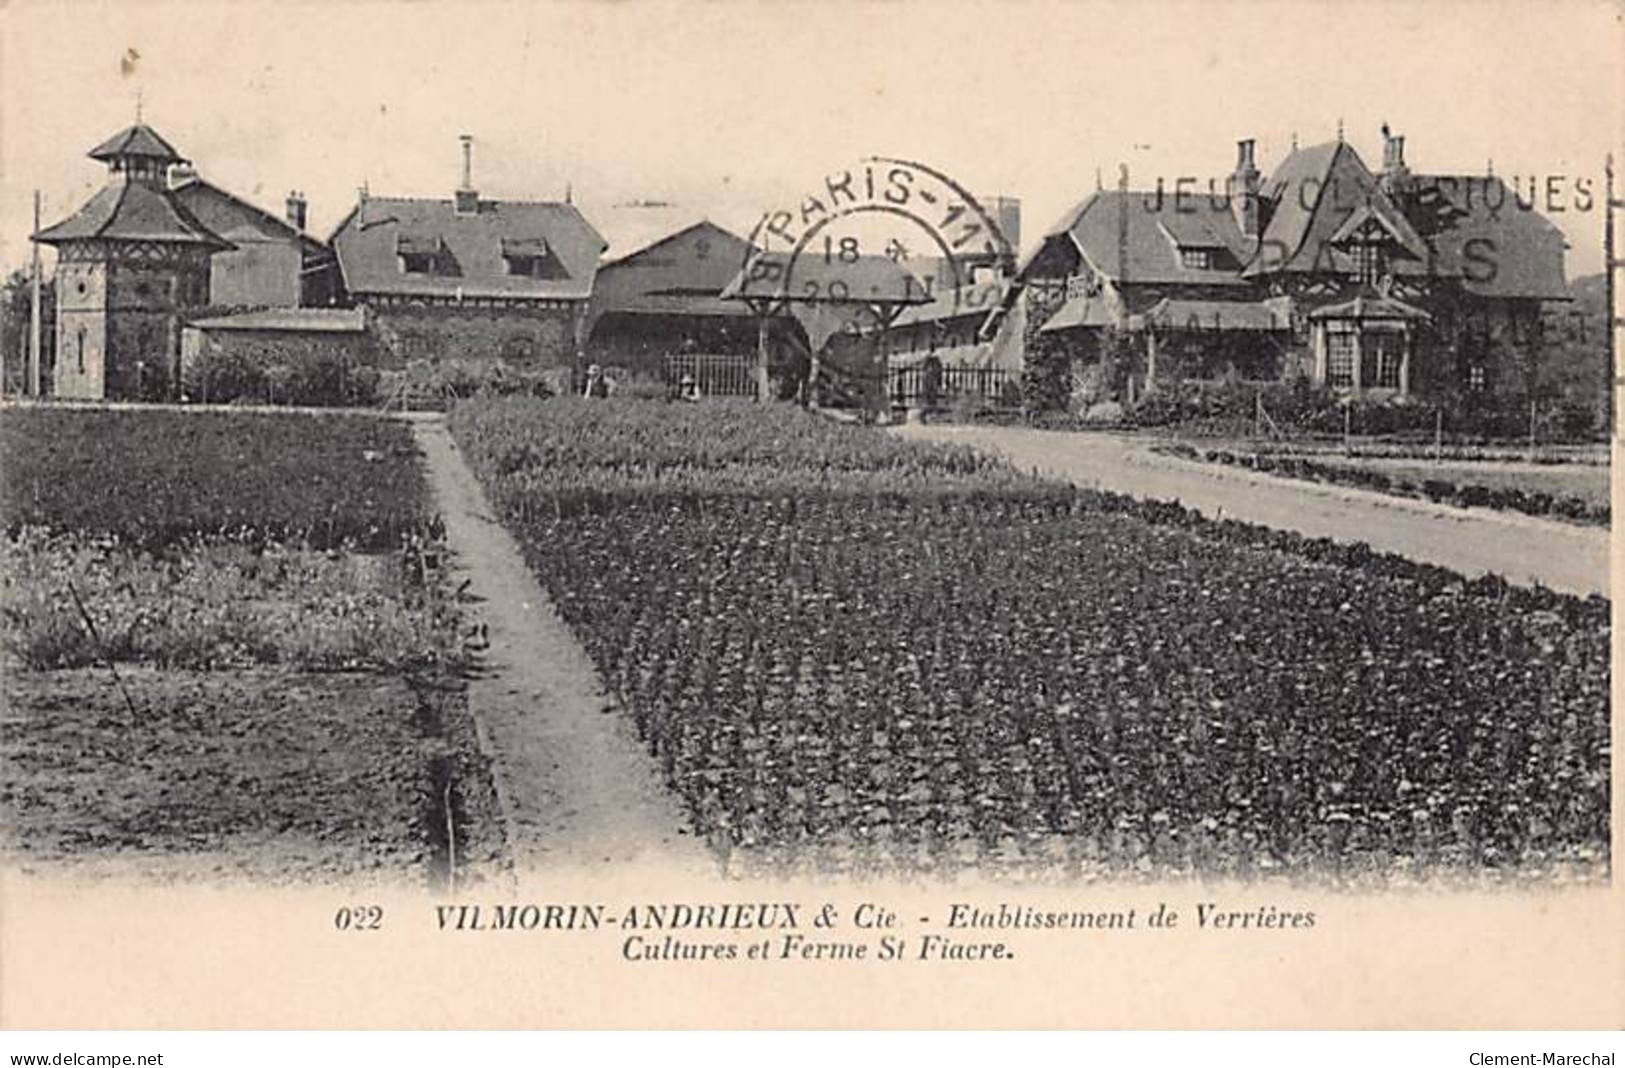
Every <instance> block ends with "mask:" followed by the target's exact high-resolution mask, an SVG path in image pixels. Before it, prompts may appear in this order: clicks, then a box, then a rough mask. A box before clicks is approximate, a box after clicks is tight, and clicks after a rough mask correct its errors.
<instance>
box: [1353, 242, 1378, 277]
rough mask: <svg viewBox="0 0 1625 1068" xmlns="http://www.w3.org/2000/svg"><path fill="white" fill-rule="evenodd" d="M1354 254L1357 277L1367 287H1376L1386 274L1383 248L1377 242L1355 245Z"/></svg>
mask: <svg viewBox="0 0 1625 1068" xmlns="http://www.w3.org/2000/svg"><path fill="white" fill-rule="evenodd" d="M1351 251H1352V252H1353V253H1354V273H1355V276H1356V277H1357V278H1358V279H1359V280H1360V281H1361V282H1363V283H1365V284H1366V285H1376V284H1377V282H1378V281H1379V280H1381V278H1382V276H1383V274H1384V260H1385V259H1386V257H1385V256H1384V255H1383V248H1382V245H1381V244H1378V243H1376V242H1367V243H1362V244H1358V245H1355V246H1354V247H1353V249H1352V250H1351Z"/></svg>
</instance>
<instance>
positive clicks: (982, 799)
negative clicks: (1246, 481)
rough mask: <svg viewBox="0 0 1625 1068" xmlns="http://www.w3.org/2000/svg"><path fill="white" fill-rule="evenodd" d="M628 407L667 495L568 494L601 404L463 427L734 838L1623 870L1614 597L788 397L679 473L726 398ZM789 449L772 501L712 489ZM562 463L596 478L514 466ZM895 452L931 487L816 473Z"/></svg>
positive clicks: (1096, 865) (709, 814)
mask: <svg viewBox="0 0 1625 1068" xmlns="http://www.w3.org/2000/svg"><path fill="white" fill-rule="evenodd" d="M611 407H612V406H605V407H604V409H603V410H602V411H601V412H594V413H592V418H603V419H605V420H606V421H609V422H611V423H612V424H613V422H614V421H615V420H618V419H621V418H624V417H626V416H625V414H623V413H621V412H615V411H612V410H610V409H611ZM641 407H642V408H643V409H644V410H647V411H649V412H651V413H654V414H653V415H652V416H651V422H645V423H642V424H640V425H641V430H640V431H638V432H639V433H643V434H645V435H649V436H652V437H653V438H655V439H656V440H655V441H654V444H655V446H656V448H657V449H665V450H667V452H666V453H665V455H669V456H672V457H674V459H673V461H672V470H673V472H674V474H675V476H676V477H675V478H674V479H673V480H672V483H671V484H670V485H669V486H668V487H667V489H666V491H665V492H655V491H650V490H648V489H647V488H645V487H643V486H642V485H641V484H640V485H637V486H636V488H633V486H631V485H626V486H622V487H621V488H620V489H616V488H615V486H614V485H613V482H614V480H613V478H609V479H608V482H607V483H606V486H605V487H604V488H603V489H602V490H600V491H595V492H594V494H592V495H590V496H582V495H579V494H577V493H575V490H574V487H576V486H577V485H578V484H579V482H580V479H581V477H582V469H583V468H585V469H586V470H587V471H590V472H595V473H596V474H597V475H599V476H606V475H609V474H613V472H614V471H615V470H617V465H623V459H622V456H623V452H622V449H621V446H620V445H619V444H618V443H617V442H615V441H614V440H613V438H614V434H613V432H608V433H605V434H603V435H602V436H600V437H598V438H596V439H594V438H589V437H586V436H584V435H582V434H581V433H580V430H581V426H580V418H581V417H582V413H581V412H580V411H579V410H578V408H579V406H574V405H564V406H559V405H557V404H556V402H555V403H550V404H538V405H533V406H530V407H529V408H528V409H525V410H522V411H521V410H520V409H516V408H514V407H512V406H507V405H497V406H494V407H491V408H488V407H486V406H485V405H481V404H476V405H470V406H460V407H459V408H458V409H457V411H456V412H455V413H454V416H455V417H454V420H453V426H454V429H455V430H456V431H457V432H458V435H459V440H460V442H461V443H462V444H463V447H464V449H465V451H467V452H468V453H469V454H470V455H471V457H473V458H474V459H475V461H476V467H477V469H478V470H479V471H480V474H481V477H482V479H484V480H485V482H486V484H487V487H488V489H490V491H491V492H492V495H493V497H494V498H495V500H496V502H497V505H498V508H499V509H500V510H501V511H502V512H503V514H504V515H505V516H506V517H507V520H508V522H509V523H510V525H512V526H513V527H514V529H515V530H516V532H517V533H518V534H519V535H520V537H521V540H522V542H523V544H524V546H525V548H526V552H527V555H528V557H529V559H530V562H531V564H532V566H533V567H534V568H535V570H536V571H537V573H538V575H539V576H540V578H541V579H542V581H543V582H544V584H545V585H546V586H547V588H548V589H549V591H550V592H551V594H552V595H553V596H554V597H555V598H556V599H557V601H558V603H559V605H560V608H561V611H562V612H563V614H564V616H565V618H566V620H567V621H568V622H569V623H570V624H571V626H572V627H573V628H574V629H575V631H576V633H577V634H578V635H579V636H580V638H581V639H582V641H583V643H584V644H585V645H586V647H587V649H588V651H589V652H590V653H591V655H592V656H593V658H594V660H595V662H596V663H597V665H598V667H599V669H600V671H601V672H602V673H603V675H604V677H605V678H606V680H607V681H608V682H609V684H610V685H611V686H612V687H613V689H614V690H615V691H616V692H617V693H618V694H619V696H620V698H621V700H622V701H623V702H624V704H625V705H626V707H627V708H628V709H629V710H630V713H631V715H632V716H633V717H634V719H635V721H636V723H637V726H638V729H639V731H640V733H641V735H642V737H643V738H644V739H645V741H646V742H647V744H648V745H649V747H650V749H651V751H652V752H653V753H654V754H655V755H656V756H657V757H658V758H659V760H660V761H661V763H662V765H663V767H664V769H665V771H666V773H667V775H668V777H669V780H670V782H671V784H672V786H673V788H674V789H675V790H676V791H677V792H678V793H679V794H680V795H681V797H682V798H683V800H684V802H685V804H686V805H687V807H688V810H689V812H690V814H691V816H692V818H693V820H694V821H695V823H696V825H697V827H698V828H699V829H700V830H701V831H702V832H703V833H704V834H705V835H706V836H707V837H708V838H709V839H710V840H711V841H712V842H713V843H715V844H717V845H718V846H719V847H720V848H723V849H724V850H730V851H731V850H734V849H744V850H745V851H747V852H748V853H751V854H756V855H762V854H775V855H783V856H795V855H803V854H805V853H806V852H807V851H809V850H817V849H819V848H821V847H823V846H826V845H828V844H830V843H847V844H854V843H855V846H856V848H857V849H858V851H859V852H860V853H864V854H867V855H869V856H870V857H879V858H881V859H882V862H883V863H885V864H888V865H892V866H896V865H907V866H923V867H931V868H936V869H941V868H943V867H951V866H954V865H958V864H962V863H974V864H985V863H987V862H988V861H989V860H990V859H993V858H1009V857H1012V856H1013V857H1020V858H1025V859H1026V860H1028V861H1032V862H1034V863H1040V864H1054V863H1056V862H1057V861H1060V862H1062V863H1064V864H1068V865H1073V866H1075V867H1076V868H1078V869H1080V870H1090V871H1097V872H1104V873H1109V874H1130V873H1157V874H1174V873H1182V872H1183V873H1188V872H1194V871H1204V872H1208V871H1229V872H1232V873H1237V874H1243V875H1246V874H1257V873H1260V872H1270V871H1275V872H1281V871H1285V872H1290V873H1300V874H1307V873H1317V874H1318V873H1325V872H1328V871H1332V872H1335V873H1337V874H1339V875H1341V876H1345V877H1355V876H1369V877H1372V878H1376V879H1389V878H1398V877H1402V876H1403V873H1404V872H1406V871H1426V872H1433V871H1438V870H1442V869H1458V870H1470V871H1485V870H1494V871H1501V872H1513V871H1515V872H1519V873H1528V872H1531V871H1533V872H1537V873H1538V872H1549V871H1550V870H1552V869H1553V868H1560V867H1563V866H1565V865H1578V866H1580V867H1581V868H1590V869H1594V868H1595V867H1596V866H1597V865H1598V864H1599V863H1603V861H1602V858H1605V857H1606V850H1607V841H1608V789H1607V775H1608V753H1609V750H1608V723H1607V683H1608V671H1607V663H1608V659H1607V652H1608V637H1607V622H1606V619H1607V616H1606V610H1607V605H1606V603H1605V602H1602V601H1600V600H1599V599H1593V600H1591V601H1579V600H1577V599H1574V598H1565V597H1562V596H1560V595H1556V594H1552V593H1550V592H1546V591H1514V590H1509V589H1507V588H1506V587H1505V586H1504V585H1503V584H1499V583H1496V582H1494V581H1493V580H1490V581H1481V582H1477V583H1467V582H1464V581H1463V580H1461V579H1460V578H1459V577H1455V576H1451V575H1450V574H1449V573H1447V572H1442V571H1439V570H1438V569H1431V568H1423V567H1418V566H1416V565H1411V564H1408V563H1406V562H1404V561H1400V560H1398V559H1397V558H1393V557H1386V556H1382V555H1379V554H1375V553H1371V552H1370V551H1369V550H1364V549H1363V547H1341V546H1332V545H1330V543H1324V542H1311V541H1306V540H1305V539H1301V538H1297V537H1296V536H1294V535H1287V534H1279V533H1277V532H1270V531H1261V530H1259V529H1258V528H1251V527H1246V526H1244V525H1241V524H1231V523H1224V524H1215V523H1210V522H1208V521H1206V520H1202V519H1200V518H1199V517H1196V516H1194V515H1193V514H1192V513H1190V512H1188V511H1186V510H1184V509H1181V508H1179V507H1178V506H1177V505H1166V504H1155V503H1144V502H1131V501H1128V500H1126V499H1123V498H1116V497H1111V496H1108V495H1102V494H1091V493H1087V492H1077V493H1072V492H1065V493H1063V492H1061V491H1060V490H1059V489H1057V488H1056V487H1053V486H1048V485H1045V484H1039V483H1035V482H1032V481H1031V480H1028V481H1027V482H1025V483H1023V481H1022V480H1021V479H1020V478H1019V476H1015V475H1014V473H1013V472H1010V471H1008V469H1002V470H1001V469H999V467H998V465H996V464H991V463H989V464H985V465H982V464H978V463H968V464H966V465H965V466H963V467H962V468H959V469H957V470H956V469H952V467H951V465H950V464H946V463H943V462H942V457H943V456H944V454H942V453H939V452H936V451H934V450H921V451H918V452H916V453H915V454H914V455H912V456H909V455H905V454H903V453H900V452H898V451H897V450H898V449H899V448H900V447H901V448H902V449H904V450H905V452H906V451H907V450H909V449H912V447H911V446H903V445H902V443H900V442H897V441H895V440H894V439H890V438H886V437H884V436H881V435H878V434H874V433H852V434H847V433H846V432H844V431H841V432H840V433H838V434H837V433H833V432H834V431H836V430H837V429H838V428H826V426H825V425H824V424H822V423H819V422H817V421H816V420H811V419H805V418H804V417H801V416H799V415H798V414H796V413H788V414H787V413H784V412H782V411H774V412H771V413H763V412H760V411H759V410H756V409H746V410H743V411H735V410H732V409H729V410H727V416H728V418H729V419H731V420H734V423H733V424H732V425H730V426H728V427H725V428H724V429H723V430H722V434H723V440H726V439H727V436H728V435H733V436H735V437H737V438H741V439H744V440H741V441H738V442H735V443H733V444H732V445H730V447H729V448H728V449H726V450H723V449H719V448H718V447H717V445H716V443H715V442H712V443H711V444H708V445H706V446H705V447H703V448H699V449H696V450H695V453H696V455H695V456H694V457H693V458H692V461H691V464H690V466H683V465H682V463H681V460H680V458H681V457H682V455H683V452H682V449H681V442H682V441H683V440H685V437H686V438H687V439H688V440H707V435H706V428H707V421H708V418H709V416H710V414H711V413H709V412H708V411H707V407H708V406H705V405H701V406H696V407H693V408H689V407H684V406H656V405H649V406H641ZM719 407H720V406H719ZM493 412H494V413H495V414H496V416H497V418H496V419H493V420H488V419H487V416H488V414H490V413H493ZM631 414H641V412H634V413H631ZM656 420H668V421H672V422H670V423H669V428H670V432H669V433H664V432H663V431H662V430H661V429H660V428H659V426H658V425H655V428H654V429H652V430H651V429H650V427H651V425H652V424H655V421H656ZM594 440H598V441H602V442H603V444H604V449H603V452H602V454H599V455H601V456H602V457H603V462H602V463H595V461H594V453H593V451H592V444H593V441H594ZM778 440H783V441H787V442H789V443H790V444H789V447H788V448H787V449H786V451H785V458H786V463H785V464H784V465H783V467H782V468H781V469H780V477H779V479H778V481H777V482H775V483H773V490H772V492H769V493H757V492H754V491H753V488H752V485H751V484H750V483H748V482H746V483H744V484H735V485H733V486H732V487H731V489H730V490H729V491H727V492H723V491H720V490H718V491H713V489H712V486H713V483H712V482H711V481H709V480H710V479H713V478H715V479H721V480H722V483H726V478H725V476H726V475H727V474H728V473H729V472H730V471H740V470H750V469H752V465H749V464H739V463H736V462H735V459H734V458H737V457H739V456H741V455H746V456H748V455H752V453H751V450H752V449H759V450H761V451H762V452H764V453H770V452H771V450H772V448H773V442H774V441H778ZM554 450H558V451H563V450H573V452H574V457H575V460H574V468H575V470H573V471H570V472H565V471H562V470H560V469H558V468H557V467H554V466H552V464H553V463H556V461H550V462H546V463H542V464H539V465H534V466H527V465H514V464H513V463H512V462H511V460H512V458H513V457H515V456H516V455H534V456H537V457H541V456H550V455H553V454H554ZM870 450H873V451H870ZM947 455H950V456H951V455H953V454H951V453H950V454H947ZM504 457H506V458H508V459H509V461H510V462H508V463H506V464H504V463H503V462H501V461H502V458H504ZM882 457H884V461H883V462H884V463H885V464H889V465H891V466H892V467H894V468H896V469H898V470H902V471H906V472H911V473H912V474H914V475H916V476H918V479H919V482H920V484H921V486H922V487H925V486H929V488H930V491H929V492H921V493H919V494H914V493H911V492H910V491H909V489H908V488H907V484H905V486H904V488H902V489H894V491H893V492H890V493H874V492H869V491H868V489H867V488H865V487H864V486H863V485H862V484H857V486H856V487H855V488H854V487H850V486H843V485H842V484H840V483H838V482H833V483H832V480H830V479H829V478H828V477H827V473H828V472H829V471H831V470H837V471H853V470H862V469H864V467H865V465H873V464H876V463H878V462H881V458H882ZM698 473H704V475H705V479H701V478H699V477H698ZM691 476H693V477H691ZM1003 479H1008V481H1007V482H1005V484H1006V485H1008V486H1009V487H1010V492H1009V493H1008V495H1002V496H1001V494H1000V493H999V492H998V491H997V490H996V486H997V485H998V484H999V482H1000V480H1003ZM798 480H799V488H797V483H798ZM628 481H629V482H631V483H635V482H636V479H629V480H628ZM945 486H946V487H948V490H945V489H944V487H945Z"/></svg>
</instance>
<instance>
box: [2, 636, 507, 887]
mask: <svg viewBox="0 0 1625 1068" xmlns="http://www.w3.org/2000/svg"><path fill="white" fill-rule="evenodd" d="M120 675H121V676H122V678H123V680H124V685H125V688H126V689H127V690H128V692H129V696H130V700H131V702H132V703H133V704H134V706H135V714H134V715H133V716H132V714H131V711H130V708H129V706H128V705H127V703H126V701H125V698H124V696H123V694H122V693H121V692H120V690H119V689H118V687H117V686H115V685H114V683H113V681H112V677H111V676H110V674H109V673H108V672H107V670H106V669H105V668H86V669H76V670H64V671H17V670H8V671H7V673H6V678H5V690H4V695H3V702H0V759H3V760H4V763H5V767H6V771H5V776H4V782H3V784H0V848H3V849H4V850H5V852H6V853H7V854H8V855H9V861H10V863H11V864H14V865H15V866H16V867H17V868H18V869H20V870H22V871H24V872H32V873H37V874H50V875H53V876H58V877H61V876H67V877H70V878H119V879H131V878H133V879H136V880H141V881H160V882H171V881H189V882H190V881H205V882H253V883H256V884H268V883H269V884H289V883H302V882H333V881H340V880H342V881H344V882H345V883H346V884H347V885H354V884H356V883H357V882H358V881H359V882H363V883H372V882H375V883H379V884H384V883H389V884H400V883H403V882H404V883H413V882H416V883H419V884H426V885H428V886H431V887H435V886H444V885H445V884H446V883H447V882H448V881H449V880H450V879H451V878H452V877H453V873H454V872H455V874H456V875H457V877H458V878H459V881H468V880H470V879H477V878H482V877H485V876H486V875H489V874H491V873H493V872H494V871H495V870H496V869H497V868H498V867H499V865H500V863H501V857H502V851H503V843H502V839H501V833H500V829H499V828H500V822H499V820H498V817H497V814H496V807H495V799H494V796H493V794H492V790H491V786H490V779H489V775H488V771H487V769H486V767H485V763H484V760H483V758H482V757H481V756H480V755H479V753H478V751H477V748H476V746H475V738H474V731H473V727H472V724H471V723H470V721H469V719H468V714H467V709H466V701H465V696H464V691H463V688H462V686H461V685H460V684H456V683H449V684H448V683H445V682H441V683H439V684H436V683H433V682H431V681H428V680H422V679H407V678H401V677H388V676H381V675H375V674H363V673H311V672H300V671H293V670H287V669H280V668H258V669H246V670H238V671H224V672H190V671H160V670H155V669H150V668H134V667H127V666H126V667H121V668H120ZM448 813H449V815H448Z"/></svg>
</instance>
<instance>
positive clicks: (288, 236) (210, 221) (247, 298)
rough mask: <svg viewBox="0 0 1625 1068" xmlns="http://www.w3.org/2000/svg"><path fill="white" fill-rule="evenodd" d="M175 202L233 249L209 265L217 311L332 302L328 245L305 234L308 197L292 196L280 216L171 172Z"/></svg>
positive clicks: (188, 173)
mask: <svg viewBox="0 0 1625 1068" xmlns="http://www.w3.org/2000/svg"><path fill="white" fill-rule="evenodd" d="M170 185H171V188H172V189H173V190H174V195H175V199H176V200H177V201H179V202H180V203H181V204H182V205H184V206H185V207H186V209H187V210H188V211H190V212H191V213H192V215H193V216H194V217H195V218H197V219H199V220H200V221H202V222H203V224H204V225H206V226H208V227H209V229H210V230H212V231H214V232H215V233H216V234H219V235H220V236H221V237H223V238H225V239H226V240H227V241H230V242H231V244H232V246H233V247H232V248H231V249H230V250H228V251H223V252H219V253H216V254H215V256H213V257H212V258H211V259H210V261H209V304H210V305H211V306H212V307H215V308H295V307H300V306H312V305H313V306H321V305H325V304H329V303H331V302H332V297H333V294H332V292H331V285H330V284H327V282H328V280H329V279H331V278H332V271H331V270H330V269H329V267H330V264H331V262H332V253H331V251H330V250H329V249H328V247H327V244H326V242H324V241H321V240H319V239H318V238H316V237H314V236H312V235H311V234H308V233H306V232H305V220H306V212H307V205H306V201H305V198H304V195H303V194H301V193H298V192H292V193H289V194H288V198H287V203H286V214H285V215H284V216H278V215H276V214H274V213H272V212H269V211H266V210H265V209H263V208H261V207H259V206H257V205H255V204H252V203H250V202H248V201H247V200H245V199H243V198H242V197H239V196H237V195H236V194H234V193H230V192H227V191H226V190H224V189H222V188H220V187H219V186H217V185H215V184H213V183H212V182H209V181H207V180H205V179H203V178H201V177H199V176H198V174H197V172H196V171H194V170H192V169H191V168H189V167H188V168H181V167H176V168H173V169H172V170H171V171H170Z"/></svg>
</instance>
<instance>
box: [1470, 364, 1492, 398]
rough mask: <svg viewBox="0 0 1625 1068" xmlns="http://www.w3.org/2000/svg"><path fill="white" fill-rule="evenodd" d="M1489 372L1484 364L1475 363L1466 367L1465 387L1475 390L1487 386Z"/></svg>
mask: <svg viewBox="0 0 1625 1068" xmlns="http://www.w3.org/2000/svg"><path fill="white" fill-rule="evenodd" d="M1489 384H1490V383H1489V374H1488V373H1487V372H1486V371H1485V370H1484V365H1483V364H1481V363H1475V364H1473V365H1471V366H1470V367H1468V368H1467V388H1468V389H1470V390H1473V391H1475V392H1477V391H1479V390H1482V389H1486V388H1488V387H1489Z"/></svg>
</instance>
